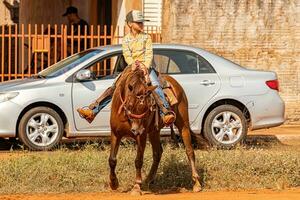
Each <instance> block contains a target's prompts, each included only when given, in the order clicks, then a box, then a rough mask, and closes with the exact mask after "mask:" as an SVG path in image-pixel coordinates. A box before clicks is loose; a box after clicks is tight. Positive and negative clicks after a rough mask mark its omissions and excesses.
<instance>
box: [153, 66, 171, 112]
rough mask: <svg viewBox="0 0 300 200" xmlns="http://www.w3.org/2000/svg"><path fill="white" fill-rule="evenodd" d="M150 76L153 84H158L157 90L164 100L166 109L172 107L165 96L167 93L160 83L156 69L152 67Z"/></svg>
mask: <svg viewBox="0 0 300 200" xmlns="http://www.w3.org/2000/svg"><path fill="white" fill-rule="evenodd" d="M149 78H150V81H151V84H152V85H153V86H157V88H156V89H155V92H156V93H157V94H158V96H159V98H160V99H161V100H162V102H163V104H164V107H165V108H166V109H170V105H169V103H168V101H167V99H166V97H165V94H164V92H163V90H162V88H161V86H160V84H159V81H158V77H157V75H156V73H155V71H154V69H150V74H149ZM161 114H162V111H161Z"/></svg>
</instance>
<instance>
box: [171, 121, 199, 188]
mask: <svg viewBox="0 0 300 200" xmlns="http://www.w3.org/2000/svg"><path fill="white" fill-rule="evenodd" d="M177 120H178V119H177ZM177 120H176V121H177ZM176 126H177V128H178V130H179V132H181V135H182V140H183V143H184V145H185V149H186V154H187V156H188V159H189V162H190V165H191V168H192V176H193V180H194V181H195V184H194V187H193V191H194V192H199V191H201V184H200V181H199V179H200V177H199V175H198V172H197V169H196V166H195V153H194V149H193V146H192V139H191V132H190V128H189V126H188V125H185V124H184V122H183V121H181V122H178V121H177V124H176Z"/></svg>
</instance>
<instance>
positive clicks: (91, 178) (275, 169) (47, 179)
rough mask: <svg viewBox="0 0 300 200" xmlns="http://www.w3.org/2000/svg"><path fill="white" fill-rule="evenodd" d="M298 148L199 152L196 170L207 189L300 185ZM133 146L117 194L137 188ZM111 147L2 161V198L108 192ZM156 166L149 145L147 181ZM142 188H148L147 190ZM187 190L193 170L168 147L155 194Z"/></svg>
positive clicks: (120, 168)
mask: <svg viewBox="0 0 300 200" xmlns="http://www.w3.org/2000/svg"><path fill="white" fill-rule="evenodd" d="M299 150H300V149H299V148H292V147H291V148H288V147H274V148H269V149H244V148H238V149H236V150H209V151H200V150H197V151H196V159H197V169H198V171H199V174H200V175H201V177H202V183H203V185H204V189H205V190H219V189H256V188H273V189H283V188H285V187H297V186H300V151H299ZM135 155H136V150H135V148H134V146H133V145H130V144H127V145H123V146H121V147H120V151H119V154H118V163H117V174H118V178H119V182H120V188H119V191H128V190H130V189H131V187H132V186H133V183H134V176H135V168H134V159H135ZM108 156H109V146H98V145H97V144H92V145H86V146H84V147H82V148H81V149H80V150H76V151H74V150H70V149H66V148H61V149H59V150H56V151H53V152H43V153H39V152H26V151H24V152H22V154H21V155H18V156H12V157H11V158H9V159H4V158H3V159H1V160H0V174H1V176H0V193H2V194H3V193H35V192H39V193H40V192H42V193H44V192H47V193H48V192H95V191H108V190H109V187H108V174H109V166H108ZM151 163H152V153H151V148H150V145H147V148H146V151H145V158H144V167H143V174H144V177H145V175H146V174H147V172H148V171H149V168H150V166H151ZM143 188H144V189H147V187H146V186H145V185H144V186H143ZM174 188H187V189H189V190H191V188H192V180H191V171H190V167H189V164H188V162H187V158H186V154H185V150H184V149H183V148H178V149H172V148H170V146H169V145H166V146H164V153H163V157H162V160H161V163H160V166H159V170H158V173H157V179H156V182H155V183H154V184H153V185H152V186H151V187H150V190H152V191H162V190H170V189H174Z"/></svg>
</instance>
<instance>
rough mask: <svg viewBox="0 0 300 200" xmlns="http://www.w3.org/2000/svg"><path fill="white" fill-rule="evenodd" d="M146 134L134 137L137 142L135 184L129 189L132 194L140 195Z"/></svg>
mask: <svg viewBox="0 0 300 200" xmlns="http://www.w3.org/2000/svg"><path fill="white" fill-rule="evenodd" d="M146 141H147V134H145V133H144V134H142V135H138V136H137V138H136V142H137V155H136V159H135V169H136V178H135V185H134V186H133V189H132V191H131V194H132V195H141V184H142V167H143V160H144V152H145V147H146Z"/></svg>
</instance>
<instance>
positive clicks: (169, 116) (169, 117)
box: [152, 91, 176, 126]
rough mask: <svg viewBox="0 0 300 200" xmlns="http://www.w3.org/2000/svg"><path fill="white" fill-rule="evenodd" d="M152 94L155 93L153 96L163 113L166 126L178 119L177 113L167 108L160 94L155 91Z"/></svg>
mask: <svg viewBox="0 0 300 200" xmlns="http://www.w3.org/2000/svg"><path fill="white" fill-rule="evenodd" d="M152 94H153V97H154V99H155V101H156V103H157V105H158V107H159V109H160V110H161V112H162V113H163V114H162V120H163V123H164V124H165V125H166V126H170V125H171V124H173V123H174V122H175V120H176V115H175V113H174V112H173V111H171V110H170V109H167V108H165V107H164V103H163V101H162V100H161V99H160V97H159V95H158V94H157V93H156V92H155V91H154V92H153V93H152Z"/></svg>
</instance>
